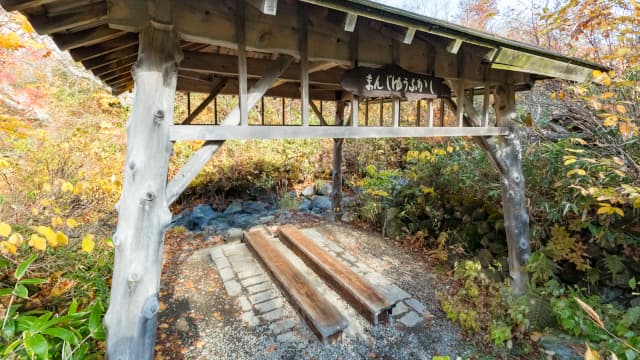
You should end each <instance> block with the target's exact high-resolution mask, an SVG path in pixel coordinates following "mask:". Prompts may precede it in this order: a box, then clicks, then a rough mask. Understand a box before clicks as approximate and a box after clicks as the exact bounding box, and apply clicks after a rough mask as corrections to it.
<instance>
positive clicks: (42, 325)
mask: <svg viewBox="0 0 640 360" xmlns="http://www.w3.org/2000/svg"><path fill="white" fill-rule="evenodd" d="M52 315H53V313H51V312H50V311H47V312H45V313H44V314H43V315H41V316H40V317H39V318H37V319H36V320H35V321H34V322H33V323H31V326H30V328H29V332H30V333H32V334H37V333H39V332H40V331H42V330H44V329H46V328H47V327H48V326H47V322H48V321H49V319H51V316H52Z"/></svg>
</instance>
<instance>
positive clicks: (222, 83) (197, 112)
mask: <svg viewBox="0 0 640 360" xmlns="http://www.w3.org/2000/svg"><path fill="white" fill-rule="evenodd" d="M217 81H218V85H217V86H215V87H214V88H213V89H212V90H211V93H210V94H209V96H207V98H206V99H204V100H203V101H202V103H200V105H198V107H197V108H196V109H195V110H194V111H193V112H191V93H189V94H188V98H187V100H188V108H189V111H188V112H189V115H188V116H187V118H186V119H184V121H182V125H189V124H191V122H193V120H195V118H196V117H198V115H200V113H202V112H203V111H204V109H206V108H207V106H209V104H211V102H212V101H213V100H214V99H215V98H216V96H218V93H220V90H222V88H223V87H224V86H225V85H226V84H227V79H217Z"/></svg>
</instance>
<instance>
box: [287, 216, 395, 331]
mask: <svg viewBox="0 0 640 360" xmlns="http://www.w3.org/2000/svg"><path fill="white" fill-rule="evenodd" d="M279 236H280V240H281V241H282V243H283V244H285V245H287V246H288V247H289V248H290V249H291V250H292V251H293V252H294V253H296V255H298V257H300V258H301V259H302V260H303V261H304V262H305V263H306V264H307V266H309V267H310V268H311V269H313V271H314V272H315V273H316V274H318V276H320V277H321V278H322V279H324V280H325V282H326V283H327V285H329V286H330V287H331V288H332V289H333V290H335V291H336V292H337V293H338V294H339V295H340V296H341V297H342V298H343V299H344V300H346V301H347V302H348V303H349V304H350V305H351V306H352V307H353V308H354V309H356V311H358V312H359V313H360V314H362V316H364V317H365V318H366V319H367V320H369V321H370V322H371V323H372V324H374V325H377V324H378V322H386V321H388V319H389V314H390V313H391V308H392V307H393V305H394V304H391V302H390V301H389V299H387V297H386V296H385V295H384V294H383V293H382V292H380V291H379V290H378V289H376V288H375V287H374V286H373V285H372V284H371V283H369V282H368V281H367V280H366V279H364V278H363V277H361V276H360V275H358V274H356V273H355V272H354V271H353V270H351V269H350V268H348V267H347V266H346V265H345V264H344V263H342V262H340V261H339V260H338V259H336V258H335V257H334V256H332V255H330V254H329V253H327V252H326V251H325V250H323V249H322V248H321V247H320V246H318V244H316V243H315V242H314V241H313V240H311V239H309V237H307V236H306V235H305V234H303V233H302V232H301V231H299V230H298V229H297V228H296V227H295V226H293V225H285V226H283V227H281V228H280V235H279Z"/></svg>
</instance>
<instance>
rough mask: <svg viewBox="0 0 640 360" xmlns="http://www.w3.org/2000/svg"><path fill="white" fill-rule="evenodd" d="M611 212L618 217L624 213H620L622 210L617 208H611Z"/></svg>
mask: <svg viewBox="0 0 640 360" xmlns="http://www.w3.org/2000/svg"><path fill="white" fill-rule="evenodd" d="M611 210H613V212H614V213H616V214H618V215H620V217H623V216H624V211H622V209H620V208H619V207H614V206H612V207H611Z"/></svg>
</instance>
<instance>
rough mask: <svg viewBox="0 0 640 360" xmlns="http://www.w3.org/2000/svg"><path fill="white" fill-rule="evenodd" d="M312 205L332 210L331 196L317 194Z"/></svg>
mask: <svg viewBox="0 0 640 360" xmlns="http://www.w3.org/2000/svg"><path fill="white" fill-rule="evenodd" d="M311 205H312V206H313V207H314V208H317V209H320V210H323V211H324V210H330V209H331V198H330V197H328V196H316V197H315V198H313V200H312V201H311Z"/></svg>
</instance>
